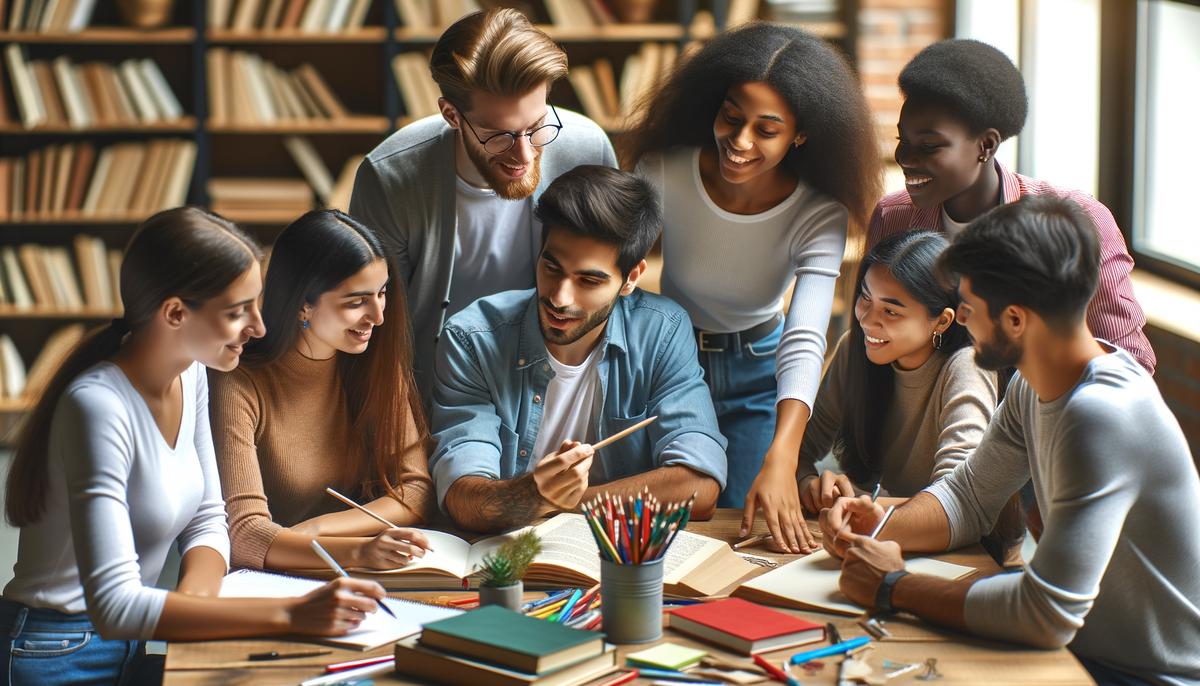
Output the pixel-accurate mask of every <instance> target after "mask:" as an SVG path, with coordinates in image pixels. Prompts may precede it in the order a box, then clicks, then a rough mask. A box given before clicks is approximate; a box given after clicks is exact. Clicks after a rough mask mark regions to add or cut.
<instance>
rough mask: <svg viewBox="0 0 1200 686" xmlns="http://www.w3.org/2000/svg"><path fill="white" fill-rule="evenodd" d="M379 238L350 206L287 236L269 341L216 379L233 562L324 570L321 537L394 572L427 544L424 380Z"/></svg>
mask: <svg viewBox="0 0 1200 686" xmlns="http://www.w3.org/2000/svg"><path fill="white" fill-rule="evenodd" d="M394 273H395V272H394V269H393V268H392V265H391V263H390V261H389V260H388V259H387V258H386V257H385V253H384V250H383V246H382V245H381V244H380V242H379V239H378V238H377V237H376V236H375V234H374V232H372V231H371V230H370V229H368V228H367V227H366V226H364V225H363V224H362V223H360V222H359V221H357V220H356V219H354V218H352V217H350V216H349V215H347V214H345V213H342V212H339V211H337V210H314V211H312V212H309V213H307V214H305V215H304V216H302V217H300V218H299V219H297V220H296V221H295V222H293V223H292V224H291V225H290V226H288V227H287V228H286V229H284V231H283V233H281V234H280V235H279V239H278V240H277V241H276V242H275V246H274V248H273V249H272V251H271V259H270V265H269V267H268V269H267V278H266V286H265V290H264V292H263V320H264V321H265V322H266V325H267V334H266V336H264V337H263V338H261V339H259V340H257V341H253V342H251V343H250V344H249V345H248V346H247V347H246V356H245V362H244V363H243V365H242V367H241V368H239V369H238V370H237V371H235V372H233V373H230V374H214V375H213V378H212V384H213V426H214V429H215V430H216V431H215V434H216V445H217V461H218V464H219V466H220V472H221V484H222V487H223V490H224V492H225V502H226V509H227V510H228V512H229V529H230V538H231V539H232V544H233V561H234V564H236V565H238V566H243V567H250V568H255V569H263V568H270V569H285V570H286V569H303V568H314V567H320V566H321V561H320V560H319V559H318V558H317V557H316V555H315V554H314V553H313V552H312V549H311V547H310V544H309V542H310V541H311V540H312V539H314V538H316V539H317V540H319V541H320V542H321V544H322V545H323V546H324V547H325V548H326V549H327V550H328V551H329V552H330V554H331V555H333V556H334V558H336V559H337V560H338V561H340V562H341V563H343V564H344V565H348V566H355V567H369V568H373V569H390V568H394V567H401V566H403V565H405V564H407V562H408V561H409V560H410V559H411V558H412V557H413V556H420V555H422V554H424V550H425V548H426V547H427V545H428V541H427V540H426V538H425V536H424V535H423V534H421V533H420V532H419V531H414V530H412V529H408V528H397V529H391V528H387V527H381V525H380V524H379V523H378V522H377V521H376V520H374V519H372V518H370V517H369V516H367V515H365V514H363V513H362V512H359V511H358V510H354V509H348V508H347V507H346V506H344V505H342V504H341V503H339V502H338V501H336V500H334V499H333V498H332V497H330V496H329V495H327V494H326V493H325V488H326V487H332V488H334V489H335V490H337V491H339V492H340V493H343V494H344V495H346V496H348V497H350V498H353V499H356V500H357V501H359V502H361V503H364V504H366V505H367V506H368V507H369V508H370V509H371V510H372V511H374V512H375V513H377V514H379V515H380V516H382V517H384V518H385V519H387V520H388V521H390V522H392V523H395V524H398V525H399V526H401V527H404V526H405V525H408V524H417V523H421V522H423V521H424V520H425V518H426V517H427V516H428V515H429V513H430V511H431V509H432V506H433V494H432V484H431V481H430V478H429V469H428V466H427V465H426V460H427V457H428V455H427V439H428V430H427V428H426V426H425V422H424V418H423V415H422V413H421V406H420V401H419V396H418V394H417V390H416V386H415V385H414V383H413V377H412V363H411V360H412V345H411V343H410V341H409V334H408V326H407V316H406V313H405V298H404V293H403V292H402V291H401V290H400V288H401V287H400V284H398V283H396V282H395V281H393V280H392V275H393V274H394Z"/></svg>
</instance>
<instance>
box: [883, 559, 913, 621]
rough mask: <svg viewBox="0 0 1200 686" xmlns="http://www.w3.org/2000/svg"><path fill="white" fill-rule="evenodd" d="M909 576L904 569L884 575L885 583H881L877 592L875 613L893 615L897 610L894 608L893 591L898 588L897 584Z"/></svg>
mask: <svg viewBox="0 0 1200 686" xmlns="http://www.w3.org/2000/svg"><path fill="white" fill-rule="evenodd" d="M906 576H908V572H906V571H905V570H903V569H897V570H896V571H894V572H888V573H887V574H884V575H883V581H881V582H880V583H879V588H878V589H876V590H875V612H876V613H879V614H892V613H893V612H895V611H896V608H894V607H892V591H893V590H894V589H895V588H896V582H897V581H899V580H900V579H903V578H904V577H906Z"/></svg>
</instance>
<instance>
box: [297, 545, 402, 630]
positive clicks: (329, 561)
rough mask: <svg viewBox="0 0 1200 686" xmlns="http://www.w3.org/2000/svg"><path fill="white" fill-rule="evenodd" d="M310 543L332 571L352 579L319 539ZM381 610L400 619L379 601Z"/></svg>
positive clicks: (393, 617) (385, 604)
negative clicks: (322, 545)
mask: <svg viewBox="0 0 1200 686" xmlns="http://www.w3.org/2000/svg"><path fill="white" fill-rule="evenodd" d="M310 543H311V544H312V549H313V552H314V553H316V554H317V557H319V558H321V559H322V560H324V562H325V564H327V565H329V568H330V569H332V570H333V571H335V572H337V575H338V576H344V577H346V578H349V577H350V575H349V574H347V573H346V570H344V569H342V566H341V565H339V564H338V563H337V560H335V559H333V556H332V555H330V554H329V553H328V552H327V551H326V550H325V549H324V548H322V547H321V544H320V543H318V542H317V539H315V538H314V539H313V540H312V541H310ZM379 609H381V610H383V611H384V612H386V613H388V615H389V616H390V617H391V618H392V619H398V618H397V617H396V613H395V612H392V608H390V607H388V606H387V603H385V602H384V601H383V600H380V601H379Z"/></svg>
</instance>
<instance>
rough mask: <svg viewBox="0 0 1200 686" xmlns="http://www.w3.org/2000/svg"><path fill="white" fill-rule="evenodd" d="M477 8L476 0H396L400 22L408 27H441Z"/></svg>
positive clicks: (425, 28)
mask: <svg viewBox="0 0 1200 686" xmlns="http://www.w3.org/2000/svg"><path fill="white" fill-rule="evenodd" d="M479 9H480V5H479V3H478V2H477V0H396V14H397V15H398V16H399V17H400V23H402V24H404V25H405V26H406V27H408V28H410V29H423V30H434V29H441V28H444V27H446V26H449V25H450V24H453V23H454V22H455V21H456V20H457V19H458V18H459V17H461V16H463V15H464V14H470V13H471V12H476V11H478V10H479Z"/></svg>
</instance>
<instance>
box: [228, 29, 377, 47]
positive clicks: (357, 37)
mask: <svg viewBox="0 0 1200 686" xmlns="http://www.w3.org/2000/svg"><path fill="white" fill-rule="evenodd" d="M206 35H207V38H208V42H209V43H318V44H331V45H333V44H338V43H382V42H384V41H385V40H387V29H386V28H384V27H382V26H368V27H365V28H361V29H354V30H353V31H329V32H325V33H315V32H310V31H295V30H287V31H252V32H239V31H228V30H221V31H209V32H208V33H207V34H206Z"/></svg>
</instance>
